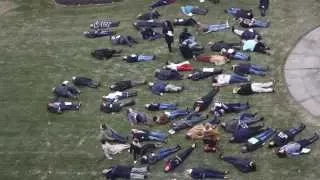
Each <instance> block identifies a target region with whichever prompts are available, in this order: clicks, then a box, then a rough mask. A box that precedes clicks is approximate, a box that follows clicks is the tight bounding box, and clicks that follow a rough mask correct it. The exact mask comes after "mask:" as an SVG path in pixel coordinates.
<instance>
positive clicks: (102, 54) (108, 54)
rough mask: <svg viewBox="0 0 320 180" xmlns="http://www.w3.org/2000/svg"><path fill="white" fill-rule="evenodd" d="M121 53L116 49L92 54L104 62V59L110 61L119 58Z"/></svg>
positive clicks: (106, 49) (102, 50) (100, 50)
mask: <svg viewBox="0 0 320 180" xmlns="http://www.w3.org/2000/svg"><path fill="white" fill-rule="evenodd" d="M120 53H121V50H114V49H108V48H104V49H97V50H94V51H93V52H91V56H92V57H94V58H96V59H98V60H104V59H110V58H112V57H119V56H120Z"/></svg>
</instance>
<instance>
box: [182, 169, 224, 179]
mask: <svg viewBox="0 0 320 180" xmlns="http://www.w3.org/2000/svg"><path fill="white" fill-rule="evenodd" d="M186 173H187V174H188V175H190V176H191V177H192V179H229V178H230V177H229V176H227V174H229V171H218V170H215V169H210V168H202V167H201V168H191V169H187V170H186Z"/></svg>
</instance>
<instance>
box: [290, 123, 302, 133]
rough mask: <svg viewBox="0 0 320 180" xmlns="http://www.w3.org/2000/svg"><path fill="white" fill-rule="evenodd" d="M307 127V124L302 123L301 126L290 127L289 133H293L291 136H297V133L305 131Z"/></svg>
mask: <svg viewBox="0 0 320 180" xmlns="http://www.w3.org/2000/svg"><path fill="white" fill-rule="evenodd" d="M304 129H305V126H304V125H303V124H301V125H300V126H299V127H294V128H291V129H289V130H288V131H289V133H290V134H291V136H295V135H297V134H299V133H300V132H301V131H303V130H304Z"/></svg>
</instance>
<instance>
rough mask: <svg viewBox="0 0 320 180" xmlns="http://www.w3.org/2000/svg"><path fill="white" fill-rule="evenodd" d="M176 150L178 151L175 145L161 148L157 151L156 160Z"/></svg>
mask: <svg viewBox="0 0 320 180" xmlns="http://www.w3.org/2000/svg"><path fill="white" fill-rule="evenodd" d="M177 151H178V149H177V148H176V147H175V148H162V149H160V150H159V152H158V156H157V160H162V159H164V158H166V157H167V156H169V155H171V154H173V153H175V152H177Z"/></svg>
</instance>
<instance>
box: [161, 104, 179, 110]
mask: <svg viewBox="0 0 320 180" xmlns="http://www.w3.org/2000/svg"><path fill="white" fill-rule="evenodd" d="M176 109H177V104H171V103H159V110H160V111H162V110H176Z"/></svg>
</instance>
